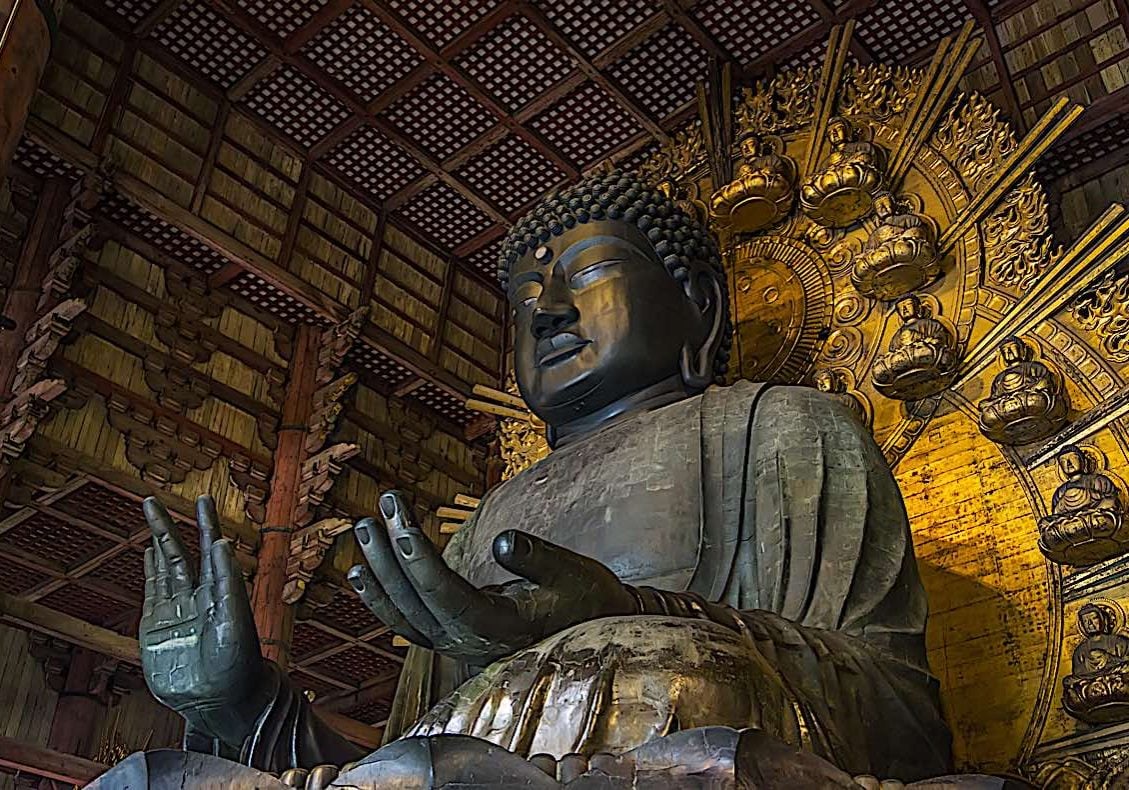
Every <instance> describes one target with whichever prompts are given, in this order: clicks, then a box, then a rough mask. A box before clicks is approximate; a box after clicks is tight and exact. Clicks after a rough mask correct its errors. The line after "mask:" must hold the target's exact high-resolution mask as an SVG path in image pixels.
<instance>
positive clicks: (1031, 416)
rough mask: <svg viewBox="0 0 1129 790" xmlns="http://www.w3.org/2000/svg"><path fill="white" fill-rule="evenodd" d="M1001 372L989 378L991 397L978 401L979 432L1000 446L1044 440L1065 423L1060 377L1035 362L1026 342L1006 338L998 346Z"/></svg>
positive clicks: (1015, 338)
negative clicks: (1002, 366) (1001, 363)
mask: <svg viewBox="0 0 1129 790" xmlns="http://www.w3.org/2000/svg"><path fill="white" fill-rule="evenodd" d="M1000 359H1001V360H1002V361H1003V363H1004V369H1003V370H1001V371H1000V372H999V373H997V374H996V376H995V378H993V379H992V391H991V394H990V395H989V396H988V397H987V398H985V399H984V400H982V401H980V404H979V411H980V431H981V432H982V433H983V434H984V435H985V436H987V437H988V438H989V439H991V440H992V441H993V442H999V443H1000V444H1009V445H1017V444H1028V443H1030V442H1035V441H1038V440H1040V439H1046V438H1047V437H1048V436H1050V435H1051V434H1053V433H1055V432H1056V431H1058V430H1059V429H1060V428H1062V426H1063V425H1064V424H1065V423H1066V411H1067V408H1068V407H1069V404H1068V402H1067V397H1066V391H1065V390H1064V389H1063V386H1062V377H1061V376H1060V375H1059V374H1058V373H1057V372H1055V371H1053V370H1051V369H1050V368H1049V367H1047V365H1045V364H1044V363H1042V362H1038V361H1036V360H1035V349H1034V348H1032V346H1031V344H1029V343H1028V342H1027V341H1026V340H1023V339H1022V338H1019V337H1009V338H1007V339H1006V340H1004V342H1003V343H1002V344H1001V345H1000Z"/></svg>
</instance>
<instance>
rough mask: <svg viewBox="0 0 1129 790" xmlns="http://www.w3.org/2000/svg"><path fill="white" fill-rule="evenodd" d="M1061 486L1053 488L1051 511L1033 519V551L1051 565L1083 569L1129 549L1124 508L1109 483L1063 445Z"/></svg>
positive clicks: (1078, 451) (1080, 453) (1077, 450)
mask: <svg viewBox="0 0 1129 790" xmlns="http://www.w3.org/2000/svg"><path fill="white" fill-rule="evenodd" d="M1058 467H1059V470H1060V471H1061V472H1062V476H1063V477H1064V478H1065V482H1063V484H1062V485H1060V486H1059V487H1058V489H1057V490H1055V494H1054V497H1053V498H1052V499H1051V513H1050V515H1047V516H1043V518H1041V519H1039V548H1040V549H1041V550H1042V552H1043V554H1045V555H1046V556H1047V558H1048V559H1050V560H1051V561H1052V562H1058V563H1061V564H1063V565H1077V566H1087V565H1093V564H1095V563H1098V562H1101V561H1102V560H1108V559H1110V558H1111V557H1116V556H1117V555H1118V554H1121V553H1122V552H1124V551H1125V549H1126V548H1129V530H1126V529H1125V526H1124V525H1125V519H1124V515H1123V514H1124V506H1123V505H1122V503H1121V495H1120V492H1119V491H1118V490H1117V486H1116V485H1114V482H1113V481H1112V480H1111V479H1110V478H1109V477H1108V476H1107V475H1104V474H1101V473H1099V472H1096V471H1095V469H1094V460H1093V458H1092V457H1091V456H1090V454H1089V453H1087V452H1086V451H1085V450H1083V449H1082V448H1081V447H1077V446H1075V445H1072V444H1071V445H1067V446H1066V447H1064V448H1063V449H1062V452H1060V453H1059V456H1058Z"/></svg>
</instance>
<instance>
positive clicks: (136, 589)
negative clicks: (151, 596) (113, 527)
mask: <svg viewBox="0 0 1129 790" xmlns="http://www.w3.org/2000/svg"><path fill="white" fill-rule="evenodd" d="M83 578H84V579H86V578H90V579H98V580H99V581H102V582H105V583H107V584H112V585H114V586H115V587H118V588H120V589H121V590H122V591H123V592H127V593H129V594H130V595H132V596H135V597H136V598H137V601H138V603H140V602H141V601H142V599H143V598H144V596H145V558H144V554H142V552H141V550H140V549H127V550H125V551H123V552H121V553H120V554H115V555H114V556H113V557H111V558H110V559H108V560H105V561H104V562H102V563H100V564H99V565H98V567H97V568H95V569H94V570H93V571H91V572H90V573H89V574H87V575H86V576H83Z"/></svg>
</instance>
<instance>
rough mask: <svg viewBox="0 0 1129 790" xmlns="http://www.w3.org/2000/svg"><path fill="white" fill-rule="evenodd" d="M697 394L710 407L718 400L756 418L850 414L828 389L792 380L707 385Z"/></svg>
mask: <svg viewBox="0 0 1129 790" xmlns="http://www.w3.org/2000/svg"><path fill="white" fill-rule="evenodd" d="M699 397H701V398H702V399H703V406H704V407H705V408H710V404H711V402H712V403H720V404H721V405H723V406H724V408H725V411H727V412H733V413H741V412H744V411H748V412H750V413H753V414H755V415H756V419H757V421H758V422H760V421H761V420H765V419H773V418H796V417H812V416H824V415H827V414H835V415H837V414H839V413H842V414H844V415H848V414H849V412H847V411H846V409H845V407H844V406H843V405H842V404H841V403H840V402H839V401H838V400H837V399H835V398H834V397H832V396H830V395H828V394H827V393H825V392H820V391H819V390H817V389H813V388H811V387H800V386H796V385H791V384H769V383H765V382H762V381H745V380H741V381H736V382H734V383H733V384H730V385H728V386H724V387H722V386H716V387H710V388H709V389H708V390H706V392H705V393H704V394H703V395H701V396H699Z"/></svg>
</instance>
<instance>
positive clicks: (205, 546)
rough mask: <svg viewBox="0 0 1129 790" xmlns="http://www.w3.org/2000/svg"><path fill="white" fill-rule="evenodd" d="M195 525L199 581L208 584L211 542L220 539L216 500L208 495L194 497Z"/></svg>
mask: <svg viewBox="0 0 1129 790" xmlns="http://www.w3.org/2000/svg"><path fill="white" fill-rule="evenodd" d="M196 526H197V527H198V528H199V530H200V583H201V584H202V585H210V584H211V583H212V579H213V576H214V573H213V570H212V544H213V543H215V542H216V541H217V540H219V539H220V537H221V535H220V519H219V516H218V515H216V501H215V500H214V499H212V498H211V497H210V496H207V495H205V496H201V497H197V498H196Z"/></svg>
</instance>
